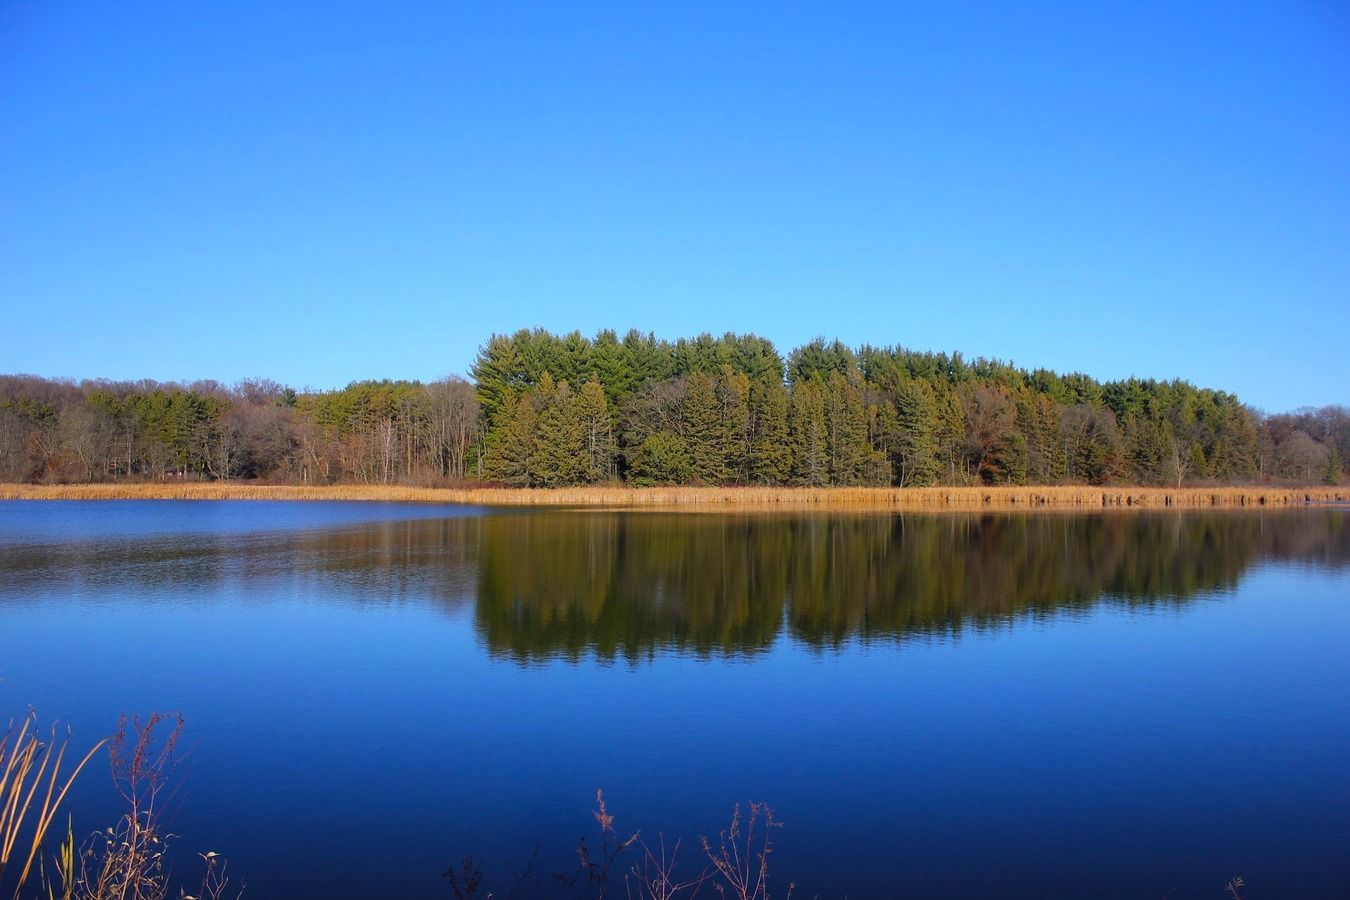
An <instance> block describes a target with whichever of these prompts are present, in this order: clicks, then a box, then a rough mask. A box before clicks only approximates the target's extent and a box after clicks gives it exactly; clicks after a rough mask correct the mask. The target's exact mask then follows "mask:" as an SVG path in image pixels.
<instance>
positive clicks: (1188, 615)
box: [0, 501, 1350, 900]
mask: <svg viewBox="0 0 1350 900" xmlns="http://www.w3.org/2000/svg"><path fill="white" fill-rule="evenodd" d="M30 704H31V705H34V706H36V707H37V708H38V709H39V711H40V713H41V715H42V717H43V719H44V720H50V719H53V718H60V719H61V720H63V721H64V722H68V723H70V724H71V726H72V727H73V728H74V730H75V734H76V743H77V744H83V743H89V742H92V740H93V739H94V738H95V737H96V736H102V735H103V734H106V733H108V732H109V731H110V730H111V729H112V727H113V725H114V724H115V721H116V718H117V715H118V713H120V712H123V711H128V712H134V711H142V712H144V711H149V710H156V709H158V710H182V712H183V713H184V715H185V716H186V718H187V722H188V731H189V743H190V745H191V748H192V750H191V754H190V756H189V758H188V760H187V762H186V763H185V765H184V767H183V770H182V772H181V773H180V774H182V776H183V781H182V791H181V793H180V794H179V795H178V798H177V800H176V802H175V804H174V814H173V816H174V817H173V821H172V822H171V825H172V830H173V831H174V832H175V833H176V834H178V835H180V838H179V839H178V842H177V845H178V848H179V852H180V854H181V856H180V859H179V867H180V869H183V870H190V869H191V862H192V852H193V851H196V850H217V851H220V852H222V853H224V854H225V855H226V856H228V857H229V859H230V867H231V870H232V871H233V872H234V873H235V874H236V875H237V876H242V877H244V878H245V879H246V880H247V882H248V893H247V894H246V896H247V897H250V898H254V900H268V898H281V897H297V896H316V897H325V898H369V897H381V896H406V897H441V896H447V897H448V896H449V892H448V890H447V889H446V887H445V885H444V883H443V882H441V880H440V872H441V871H442V869H444V868H445V867H446V866H447V865H449V864H451V863H457V862H458V861H459V860H460V859H461V858H462V857H463V855H464V854H465V853H466V852H469V851H472V852H474V853H475V854H476V855H477V856H478V857H479V858H480V859H482V860H484V861H485V862H487V863H489V873H490V874H495V875H500V874H501V872H502V867H504V866H505V865H506V864H507V863H512V864H516V865H517V866H519V865H520V864H521V863H523V862H524V861H525V860H526V859H528V858H529V856H530V854H531V852H532V851H533V849H534V848H535V846H536V844H540V845H541V847H542V850H541V853H542V858H543V859H544V860H545V861H546V864H549V863H553V862H555V861H558V862H559V863H560V862H561V861H562V860H564V859H565V858H566V856H567V854H568V852H569V849H570V847H571V844H572V842H573V841H575V839H576V838H577V837H578V836H580V835H582V834H590V833H592V830H593V829H592V822H591V820H590V816H589V814H590V810H591V808H592V798H593V796H594V793H595V790H596V788H597V787H603V788H604V789H605V792H606V795H607V797H608V798H609V802H610V806H611V812H613V813H614V814H615V815H616V818H617V823H618V825H619V827H620V828H621V829H622V828H625V827H626V828H637V827H641V828H643V829H644V832H645V833H646V834H648V835H652V836H654V834H655V832H656V831H657V830H664V831H665V832H666V833H667V834H668V835H671V836H676V835H679V836H684V837H685V838H686V839H687V840H686V845H685V848H684V851H683V853H684V854H685V856H686V857H687V858H688V859H690V860H691V861H692V860H694V859H695V857H696V854H695V849H694V844H693V839H694V838H696V836H697V835H699V834H705V833H713V832H715V831H716V830H717V829H718V828H720V827H722V826H723V825H724V824H725V820H726V817H727V813H728V812H729V809H730V806H731V804H732V803H733V802H734V801H736V800H741V801H745V800H749V799H756V800H767V801H769V802H770V803H772V804H773V806H774V808H775V810H776V811H777V814H778V816H779V818H780V819H781V820H782V821H783V822H785V823H786V825H785V827H784V828H783V829H782V830H781V831H780V832H779V833H778V834H777V837H778V843H777V850H776V852H775V854H774V856H773V857H772V862H773V866H772V872H773V874H774V877H775V881H774V884H775V886H776V891H775V895H776V896H781V895H782V894H783V893H784V890H785V888H786V885H787V882H788V881H795V882H796V883H797V885H798V888H797V893H796V896H798V897H811V896H813V895H814V894H817V893H819V894H820V895H821V896H829V897H843V896H844V895H846V894H847V895H848V896H850V897H855V898H856V897H884V896H951V897H991V896H997V897H1060V896H1093V897H1108V896H1120V897H1167V896H1179V897H1218V896H1220V895H1221V893H1222V888H1223V885H1224V883H1225V882H1227V880H1228V879H1229V878H1230V877H1232V876H1233V875H1239V874H1240V875H1242V876H1243V877H1244V878H1245V879H1246V881H1247V884H1248V885H1249V887H1250V896H1252V897H1277V896H1278V897H1295V896H1297V897H1335V896H1347V895H1350V852H1347V851H1350V763H1347V760H1350V512H1347V511H1345V510H1327V509H1323V510H1307V511H1296V512H1279V513H1258V512H1241V513H1216V514H1205V513H1181V514H1177V513H1167V514H1155V513H1125V514H1103V515H1093V516H1069V515H1058V514H1045V515H1040V516H1007V515H991V516H957V515H951V516H943V517H938V516H892V515H877V516H867V517H862V516H849V517H835V518H829V517H819V516H817V517H806V516H803V517H781V516H779V517H750V516H713V515H706V516H705V515H685V516H673V515H665V514H658V513H630V514H613V513H598V512H572V513H569V512H561V511H527V512H493V513H487V514H483V513H481V512H480V511H476V510H467V509H453V508H446V507H433V506H412V505H379V504H361V505H357V504H317V503H311V504H288V503H246V502H233V503H207V502H196V503H170V502H153V501H152V502H125V503H122V502H99V503H56V502H49V503H22V502H6V503H0V713H3V714H4V715H5V716H8V715H18V714H21V713H22V712H23V710H24V709H25V708H26V707H27V706H28V705H30ZM72 810H73V812H74V814H75V816H76V830H77V831H81V830H92V829H93V828H95V827H97V826H99V825H102V824H105V823H107V822H110V821H111V820H112V819H113V818H114V817H115V816H116V814H117V811H118V807H117V805H116V803H115V800H114V798H113V796H112V793H111V790H110V787H109V785H108V784H107V779H106V775H105V773H104V772H103V771H102V770H97V769H96V770H94V772H93V774H92V775H86V776H85V778H84V779H83V780H82V782H81V784H80V787H79V790H78V792H77V795H76V797H75V799H74V803H73V805H72ZM546 867H547V865H546ZM498 886H499V888H504V887H509V885H506V886H503V885H502V883H501V882H498ZM499 896H504V890H503V893H500V894H499Z"/></svg>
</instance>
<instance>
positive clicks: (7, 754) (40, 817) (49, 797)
mask: <svg viewBox="0 0 1350 900" xmlns="http://www.w3.org/2000/svg"><path fill="white" fill-rule="evenodd" d="M36 724H37V715H36V714H35V713H33V712H30V713H29V714H28V715H26V716H24V718H23V719H22V721H21V722H20V723H19V724H18V725H17V726H16V725H15V724H14V723H12V722H11V723H10V726H9V728H8V729H6V731H5V733H4V736H3V737H0V889H3V887H4V885H5V883H6V879H7V878H8V879H10V880H11V881H12V883H13V888H14V897H15V900H18V897H19V896H20V894H21V892H22V891H23V887H24V885H25V884H26V883H27V881H28V878H29V876H31V875H32V873H33V864H34V863H35V862H38V854H39V853H40V852H41V850H42V847H43V844H44V842H45V841H46V838H47V832H48V831H50V830H51V826H52V822H53V821H54V820H55V819H56V814H57V811H58V810H59V809H60V808H61V804H62V803H64V802H65V799H66V794H68V793H69V792H70V787H71V785H72V784H74V783H75V778H76V776H78V775H79V774H80V771H81V770H82V769H83V768H84V767H85V765H87V764H88V762H89V760H91V759H93V757H94V754H95V753H97V752H98V751H99V749H100V748H101V747H103V745H104V744H106V743H107V741H106V740H103V741H99V742H98V743H97V744H95V745H94V746H93V747H91V748H90V749H89V752H88V753H86V754H85V755H84V756H83V757H82V758H81V759H80V761H79V762H77V763H75V765H74V766H73V767H72V768H70V769H69V770H65V769H64V765H65V762H66V749H67V747H68V746H69V743H70V739H69V737H66V738H59V737H58V734H57V729H56V727H55V726H53V727H52V731H51V737H50V738H49V739H48V740H46V741H44V740H42V739H41V738H40V737H39V736H38V733H37V729H36ZM11 866H21V867H20V868H18V876H17V878H14V877H13V871H14V870H13V869H12V868H11Z"/></svg>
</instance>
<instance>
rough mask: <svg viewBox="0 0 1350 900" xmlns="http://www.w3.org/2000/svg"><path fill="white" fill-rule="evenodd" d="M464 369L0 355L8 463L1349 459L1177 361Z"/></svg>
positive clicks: (1023, 465)
mask: <svg viewBox="0 0 1350 900" xmlns="http://www.w3.org/2000/svg"><path fill="white" fill-rule="evenodd" d="M472 379H473V380H472V381H471V382H470V381H466V380H464V379H461V378H457V377H449V378H445V379H441V380H439V381H435V382H431V383H421V382H416V381H387V380H386V381H361V382H354V383H352V384H350V385H348V386H346V387H345V388H341V389H338V390H332V391H308V390H306V391H296V390H295V389H293V388H290V387H286V386H284V385H280V384H278V383H276V382H274V381H269V380H248V381H244V382H241V383H239V384H237V385H232V386H226V385H222V384H220V383H218V382H214V381H201V382H195V383H192V384H187V385H183V384H165V383H157V382H150V381H139V382H111V381H84V382H79V383H76V382H72V381H63V380H54V379H44V378H37V377H33V376H19V375H10V376H0V478H3V479H4V480H7V481H101V480H116V479H172V478H193V479H265V480H269V481H275V482H297V483H335V482H368V483H386V484H387V483H420V484H429V483H445V482H459V481H465V480H470V479H477V480H481V481H485V482H492V483H504V484H512V485H528V486H536V487H552V486H562V485H575V484H599V483H610V482H624V483H629V484H634V485H655V484H704V485H808V486H826V485H875V486H887V485H896V486H902V487H905V486H926V485H935V484H1061V483H1086V484H1110V483H1133V484H1146V485H1169V486H1180V485H1184V484H1215V483H1249V482H1281V483H1291V484H1293V483H1297V484H1304V483H1318V482H1327V483H1338V482H1339V481H1340V479H1341V478H1342V477H1343V475H1344V469H1345V460H1346V458H1347V455H1350V411H1347V410H1346V408H1345V407H1342V406H1329V407H1325V408H1322V409H1317V410H1312V409H1304V410H1299V411H1297V412H1294V413H1287V414H1279V415H1265V414H1263V413H1261V412H1260V411H1258V410H1254V409H1252V408H1250V407H1248V406H1245V405H1244V404H1242V403H1241V401H1240V400H1239V399H1238V398H1237V397H1236V396H1235V395H1233V394H1231V393H1227V392H1224V391H1220V390H1212V389H1208V388H1198V387H1195V386H1194V385H1191V384H1189V383H1187V382H1184V381H1176V380H1173V381H1159V380H1153V379H1147V380H1145V379H1137V378H1130V379H1126V380H1121V381H1109V382H1100V381H1097V380H1095V379H1093V378H1091V377H1089V376H1087V375H1083V374H1081V373H1073V374H1058V373H1055V372H1051V371H1049V370H1046V369H1035V370H1026V369H1022V368H1018V367H1016V366H1014V365H1012V364H1011V363H1007V362H1002V361H998V360H988V359H983V358H979V359H975V360H966V359H965V358H964V357H963V356H962V355H961V354H960V353H953V354H947V353H930V352H915V351H911V350H906V349H904V348H901V347H898V346H893V347H876V346H870V345H868V346H863V347H860V348H857V349H854V348H849V347H847V346H845V345H844V344H842V343H840V342H839V341H832V342H827V341H825V340H823V339H817V340H815V341H812V342H810V343H808V344H806V345H804V346H802V347H798V348H796V349H795V350H793V351H792V352H791V353H789V354H788V355H787V357H783V356H781V355H780V354H779V353H778V351H777V350H776V349H775V348H774V346H773V344H772V343H771V342H769V341H768V340H766V339H764V338H761V337H758V336H755V335H736V334H726V335H723V336H721V337H713V336H711V335H707V334H705V335H700V336H698V337H695V338H688V339H680V340H677V341H667V340H662V339H658V338H657V337H655V336H654V335H652V334H650V333H641V332H638V331H630V332H628V333H627V334H625V335H623V336H622V337H620V336H619V335H618V334H616V333H615V332H613V331H602V332H600V333H599V334H597V335H596V336H595V337H594V338H587V337H584V336H582V335H581V334H580V333H578V332H573V333H571V334H568V335H561V336H560V335H554V334H551V333H549V332H547V331H543V330H539V329H536V330H522V331H518V332H516V333H514V334H511V335H494V336H493V337H491V338H490V339H489V340H488V342H487V343H486V344H485V345H483V347H482V348H481V350H480V352H479V354H478V357H477V359H476V360H475V362H474V364H473V368H472Z"/></svg>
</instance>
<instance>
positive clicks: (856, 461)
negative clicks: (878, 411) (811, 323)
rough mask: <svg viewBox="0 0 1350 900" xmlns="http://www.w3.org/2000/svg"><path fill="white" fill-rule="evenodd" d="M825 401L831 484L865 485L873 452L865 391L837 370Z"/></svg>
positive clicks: (826, 386) (830, 379)
mask: <svg viewBox="0 0 1350 900" xmlns="http://www.w3.org/2000/svg"><path fill="white" fill-rule="evenodd" d="M824 401H825V431H826V446H827V447H828V453H829V483H830V484H837V485H850V484H861V483H862V482H863V481H864V479H865V475H866V466H867V461H868V456H869V453H868V451H869V450H870V449H871V448H870V446H869V445H868V442H867V413H866V411H865V410H864V409H863V403H862V392H861V391H860V390H859V389H858V387H857V386H856V385H855V384H853V383H852V382H851V381H850V380H849V379H848V378H846V377H845V376H844V374H843V373H842V372H838V371H835V372H831V373H830V374H829V377H828V378H826V380H825V383H824Z"/></svg>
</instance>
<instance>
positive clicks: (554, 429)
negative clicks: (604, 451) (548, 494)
mask: <svg viewBox="0 0 1350 900" xmlns="http://www.w3.org/2000/svg"><path fill="white" fill-rule="evenodd" d="M536 402H537V403H538V404H539V422H538V425H537V426H536V429H535V433H536V436H537V437H536V450H535V453H534V454H532V455H531V457H530V466H529V472H530V483H531V484H534V485H539V486H542V487H559V486H562V485H568V484H580V483H581V482H583V481H585V480H586V476H587V473H588V468H589V462H590V460H589V453H588V449H589V448H588V447H587V444H586V431H585V426H584V425H583V423H582V418H581V411H580V409H579V408H578V402H577V398H576V394H575V392H573V391H572V389H571V387H570V386H569V385H568V384H567V382H566V381H562V382H559V383H558V384H557V385H556V386H554V384H553V379H552V378H551V377H550V376H549V374H548V373H547V372H545V373H544V376H543V378H542V379H540V382H539V387H538V390H537V401H536Z"/></svg>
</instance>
